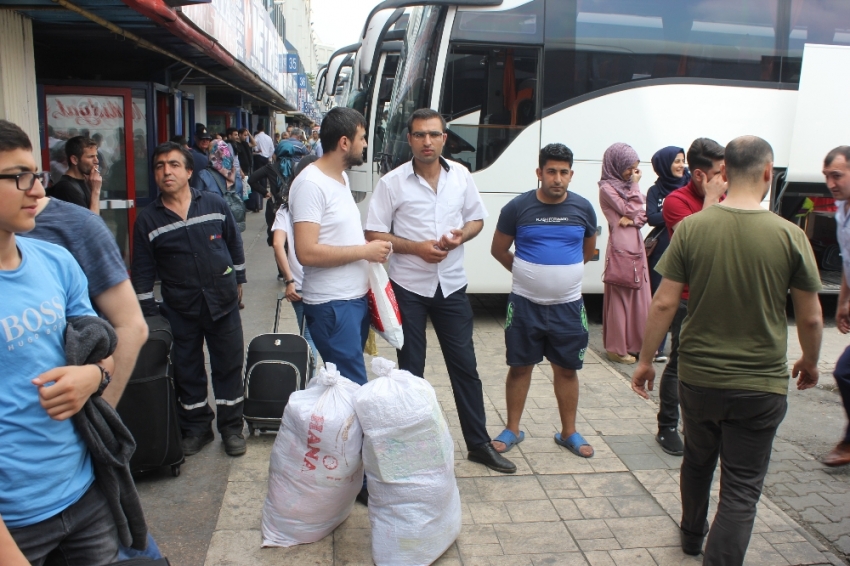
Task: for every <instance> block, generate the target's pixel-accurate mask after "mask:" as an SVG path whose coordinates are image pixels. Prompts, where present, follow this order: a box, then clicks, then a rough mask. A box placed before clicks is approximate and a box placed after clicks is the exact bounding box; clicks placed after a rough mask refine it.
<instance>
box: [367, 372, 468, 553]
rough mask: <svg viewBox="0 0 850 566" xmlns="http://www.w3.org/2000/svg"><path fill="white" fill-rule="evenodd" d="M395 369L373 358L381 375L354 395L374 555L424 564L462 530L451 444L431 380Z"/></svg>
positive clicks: (447, 546)
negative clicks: (361, 429) (361, 436)
mask: <svg viewBox="0 0 850 566" xmlns="http://www.w3.org/2000/svg"><path fill="white" fill-rule="evenodd" d="M394 367H395V364H393V363H392V362H391V361H389V360H386V359H384V358H375V359H374V360H372V371H374V372H375V374H376V375H378V376H379V377H378V379H374V380H372V381H370V382H369V383H367V384H366V385H364V386H362V387H361V388H360V390H359V391H357V393H356V394H355V397H354V407H355V410H356V411H357V416H358V419H359V420H360V424H361V426H362V427H363V434H364V438H363V464H364V466H365V468H366V477H367V479H368V486H369V521H370V523H371V524H372V559H373V560H374V561H375V564H377V565H378V566H385V565H390V564H394V565H397V564H404V565H405V566H413V565H419V564H421V565H426V564H431V563H432V562H434V561H435V560H437V559H438V558H439V557H440V556H442V554H443V553H444V552H445V551H446V550H447V549H448V548H449V547H450V546H451V545H452V543H453V542H454V541H455V539H457V537H458V535H459V534H460V529H461V507H460V493H459V492H458V489H457V481H456V480H455V473H454V443H453V442H452V437H451V434H450V433H449V428H448V424H447V423H446V420H445V419H444V418H443V414H442V412H441V411H440V405H439V402H438V401H437V395H436V394H435V393H434V388H433V387H431V384H429V383H428V382H427V381H425V380H424V379H421V378H418V377H415V376H414V375H412V374H410V373H409V372H406V371H400V370H395V369H393V368H394Z"/></svg>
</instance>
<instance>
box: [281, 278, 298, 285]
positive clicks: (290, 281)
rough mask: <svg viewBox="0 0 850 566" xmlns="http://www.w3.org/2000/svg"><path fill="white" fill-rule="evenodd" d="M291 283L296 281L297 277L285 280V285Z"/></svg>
mask: <svg viewBox="0 0 850 566" xmlns="http://www.w3.org/2000/svg"><path fill="white" fill-rule="evenodd" d="M290 283H295V279H287V280H286V281H284V282H283V284H284V286H286V285H289V284H290Z"/></svg>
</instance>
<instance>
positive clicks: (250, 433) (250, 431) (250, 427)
mask: <svg viewBox="0 0 850 566" xmlns="http://www.w3.org/2000/svg"><path fill="white" fill-rule="evenodd" d="M248 436H254V424H253V423H250V422H249V423H248Z"/></svg>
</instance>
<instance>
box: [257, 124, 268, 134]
mask: <svg viewBox="0 0 850 566" xmlns="http://www.w3.org/2000/svg"><path fill="white" fill-rule="evenodd" d="M265 131H266V127H265V126H263V123H262V122H260V123H259V124H257V133H260V132H265Z"/></svg>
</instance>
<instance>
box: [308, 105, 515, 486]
mask: <svg viewBox="0 0 850 566" xmlns="http://www.w3.org/2000/svg"><path fill="white" fill-rule="evenodd" d="M322 127H323V131H324V124H323V125H322ZM407 130H408V134H407V141H408V143H409V144H410V147H411V149H412V150H413V159H412V160H411V161H409V162H407V163H405V164H403V165H401V166H399V167H397V168H396V169H395V170H393V171H391V172H390V173H388V174H387V175H385V176H384V177H383V178H381V180H380V181H379V182H378V185H377V187H376V188H375V191H374V192H373V193H372V200H371V203H370V205H369V216H368V219H367V221H366V239H368V240H385V241H388V242H390V243H392V245H393V252H394V253H393V254H392V255H391V256H390V272H389V275H390V280H391V282H392V285H393V290H394V292H395V295H396V299H397V300H398V306H399V310H400V311H401V320H402V324H403V327H404V347H403V348H402V349H401V350H399V351H398V363H399V367H400V368H401V369H403V370H407V371H409V372H410V373H412V374H414V375H418V376H420V377H423V376H424V374H425V347H426V343H425V324H426V319H427V318H428V317H430V318H431V323H432V324H433V325H434V330H435V331H436V333H437V338H438V340H439V342H440V348H441V349H442V351H443V358H444V359H445V361H446V367H447V369H448V372H449V378H450V379H451V383H452V390H453V391H454V396H455V404H456V405H457V410H458V417H459V419H460V426H461V430H462V431H463V437H464V440H465V441H466V446H467V449H468V450H469V455H468V458H469V459H470V460H471V461H473V462H478V463H481V464H484V465H485V466H487V467H488V468H490V469H492V470H495V471H497V472H502V473H514V472H516V465H514V464H513V463H512V462H511V461H510V460H508V459H506V458H505V457H504V456H502V455H501V454H499V453H498V452H496V450H495V449H494V448H493V445H492V444H491V442H490V440H491V439H490V435H489V434H488V432H487V426H486V419H485V415H484V394H483V392H482V389H481V380H480V379H479V377H478V369H477V367H476V366H477V364H476V360H475V348H474V346H473V343H472V319H473V317H472V307H471V306H470V304H469V299H468V298H467V296H466V284H467V280H466V273H465V272H464V269H463V243H464V242H466V241H469V240H471V239H472V238H474V237H475V236H477V235H478V233H479V232H481V228H483V227H484V218H485V217H486V216H487V211H486V210H485V209H484V204H483V203H482V202H481V196H480V195H479V194H478V189H477V188H476V186H475V183H474V182H473V180H472V176H471V175H470V174H469V171H467V170H466V168H465V167H463V166H462V165H460V164H458V163H455V162H451V161H447V160H445V159H443V158H442V157H441V156H440V152H441V151H442V149H443V145H444V144H445V142H446V122H445V120H443V118H442V116H440V114H439V113H437V112H435V111H434V110H430V109H427V108H426V109H420V110H417V111H416V112H414V113H413V114H412V115H411V117H410V120H408V123H407Z"/></svg>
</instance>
